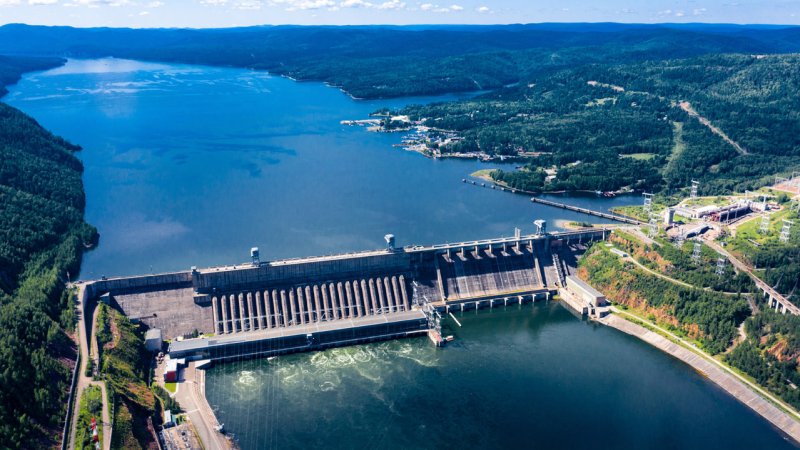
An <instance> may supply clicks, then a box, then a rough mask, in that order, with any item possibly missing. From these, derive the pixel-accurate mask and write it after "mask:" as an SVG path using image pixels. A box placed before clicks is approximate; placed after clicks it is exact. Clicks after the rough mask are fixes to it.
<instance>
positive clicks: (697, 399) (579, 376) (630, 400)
mask: <svg viewBox="0 0 800 450" xmlns="http://www.w3.org/2000/svg"><path fill="white" fill-rule="evenodd" d="M458 319H459V321H460V322H461V323H462V325H463V327H458V326H457V325H455V324H454V323H452V322H451V323H450V324H449V330H447V332H450V333H453V334H455V335H456V337H457V340H456V342H455V344H454V345H451V346H449V347H447V348H445V349H438V350H437V349H435V348H433V347H432V346H431V344H430V342H429V341H428V340H427V338H420V339H409V340H402V341H392V342H382V343H375V344H370V345H363V346H356V347H349V348H341V349H333V350H328V351H324V352H320V353H314V354H300V355H292V356H282V357H278V358H275V359H272V360H264V359H262V360H248V361H236V362H232V363H226V364H224V365H220V366H218V367H215V368H213V369H212V370H210V371H209V373H208V375H207V382H208V385H207V387H206V395H207V397H208V400H209V402H210V404H211V405H212V406H213V407H215V408H217V414H218V416H219V418H220V420H222V421H223V422H224V423H225V424H226V427H228V429H229V430H230V431H231V432H232V433H234V435H235V436H236V438H237V439H238V440H239V442H240V443H241V445H242V448H245V449H267V448H342V449H347V448H364V449H367V448H420V449H422V448H452V449H458V448H496V449H503V448H546V449H552V448H564V449H577V448H593V449H598V448H600V449H619V448H648V449H673V448H675V449H678V448H680V449H683V448H726V449H753V448H759V449H761V448H764V449H766V448H792V446H791V445H790V444H789V443H787V442H786V441H784V440H783V438H782V437H781V436H780V435H779V434H778V433H777V432H776V431H773V429H772V428H771V427H770V425H768V424H767V423H766V422H765V421H763V420H762V419H760V418H759V417H758V416H757V415H755V413H753V412H751V411H750V410H749V409H747V408H746V407H745V406H743V405H741V404H740V403H738V402H737V401H736V400H734V399H733V398H731V397H730V396H728V395H727V394H726V393H725V392H723V391H722V390H720V389H718V388H717V387H716V386H715V385H713V384H711V383H710V382H708V381H707V380H706V379H704V378H703V377H702V376H700V375H699V374H697V373H696V372H693V371H692V370H691V369H690V368H688V367H687V366H685V365H684V364H682V363H681V362H679V361H677V360H674V359H672V358H669V357H666V356H665V355H663V354H662V353H660V352H659V351H658V350H655V349H653V348H651V347H649V346H648V345H647V344H644V343H642V342H639V341H637V340H635V339H634V338H631V337H630V336H627V335H623V334H620V333H618V332H617V331H615V330H613V329H608V328H605V327H603V326H600V325H596V324H590V323H586V322H582V321H579V320H577V319H576V318H575V317H574V316H573V315H572V314H571V313H569V312H568V311H567V310H566V309H565V308H564V307H563V306H561V305H559V304H556V303H550V304H544V303H539V304H536V305H534V306H530V305H524V306H518V305H514V306H509V307H508V308H502V307H501V308H497V309H494V310H491V311H487V310H482V311H480V312H477V313H476V312H475V311H470V312H467V313H464V314H463V315H460V316H459V317H458Z"/></svg>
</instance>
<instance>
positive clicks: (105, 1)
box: [64, 0, 133, 8]
mask: <svg viewBox="0 0 800 450" xmlns="http://www.w3.org/2000/svg"><path fill="white" fill-rule="evenodd" d="M131 4H133V3H132V2H131V1H130V0H72V2H70V3H64V6H86V7H87V8H99V7H101V6H127V5H131Z"/></svg>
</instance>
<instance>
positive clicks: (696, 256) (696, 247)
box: [692, 239, 703, 261]
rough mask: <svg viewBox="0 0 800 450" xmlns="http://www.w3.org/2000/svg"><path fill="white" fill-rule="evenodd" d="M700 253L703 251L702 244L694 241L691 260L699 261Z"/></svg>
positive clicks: (696, 240)
mask: <svg viewBox="0 0 800 450" xmlns="http://www.w3.org/2000/svg"><path fill="white" fill-rule="evenodd" d="M702 251H703V243H702V242H700V239H695V241H694V248H693V249H692V259H693V260H694V261H700V254H701V252H702Z"/></svg>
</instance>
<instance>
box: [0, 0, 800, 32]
mask: <svg viewBox="0 0 800 450" xmlns="http://www.w3.org/2000/svg"><path fill="white" fill-rule="evenodd" d="M538 22H624V23H665V22H670V23H687V22H706V23H739V24H744V23H748V24H753V23H758V24H787V25H788V24H791V25H796V24H798V23H800V0H636V1H634V0H557V1H554V0H441V1H436V0H422V1H415V0H0V24H5V23H28V24H40V25H71V26H78V27H90V26H114V27H136V28H143V27H193V28H208V27H231V26H247V25H278V24H301V25H320V24H329V25H362V24H397V25H405V24H506V23H538Z"/></svg>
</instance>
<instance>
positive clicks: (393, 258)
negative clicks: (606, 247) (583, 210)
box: [87, 230, 608, 355]
mask: <svg viewBox="0 0 800 450" xmlns="http://www.w3.org/2000/svg"><path fill="white" fill-rule="evenodd" d="M607 233H608V231H607V230H585V231H579V232H566V233H552V234H540V235H529V236H519V235H518V236H516V237H513V238H500V239H491V240H483V241H472V242H465V243H458V244H446V245H437V246H431V247H406V248H402V249H385V250H378V251H371V252H362V253H350V254H343V255H333V256H324V257H313V258H298V259H291V260H281V261H270V262H264V263H257V264H253V263H246V264H241V265H236V266H224V267H212V268H205V269H194V268H193V269H192V270H189V271H185V272H175V273H168V274H160V275H147V276H141V277H126V278H114V279H104V280H98V281H94V282H89V283H88V285H87V292H89V293H90V295H92V296H100V295H104V294H109V295H108V298H109V299H110V300H109V301H110V302H111V303H112V304H113V305H114V306H115V307H118V308H119V309H121V310H122V311H123V312H124V313H125V314H126V315H128V316H129V317H130V318H131V319H132V320H135V321H139V322H142V323H144V324H146V325H147V326H148V327H150V328H159V329H161V330H162V333H163V336H164V338H165V339H175V338H178V337H186V336H189V335H194V334H196V333H200V334H210V335H214V336H216V338H214V339H213V344H214V345H211V346H209V345H210V341H209V339H189V340H188V341H184V342H183V343H181V345H179V346H178V347H176V348H182V350H181V351H182V352H183V353H184V354H187V355H191V354H193V353H192V352H193V351H199V352H200V353H202V352H206V353H209V352H212V350H211V349H212V348H213V349H215V350H213V352H215V354H218V353H220V350H219V349H220V348H222V347H229V346H231V345H233V346H240V347H242V349H245V348H247V349H250V350H252V349H253V348H256V347H254V345H256V344H253V342H266V341H269V342H272V343H273V344H274V343H275V342H279V341H280V342H285V343H287V344H286V345H289V344H288V343H292V345H293V346H294V345H296V344H297V343H298V342H300V343H301V344H302V343H304V342H305V344H303V345H317V346H319V345H328V344H327V343H329V342H333V341H336V342H344V341H345V340H348V339H350V340H351V341H352V340H363V339H367V338H368V337H369V336H372V337H374V336H385V337H392V336H395V335H396V334H402V335H405V334H408V333H413V332H415V331H419V330H421V329H422V328H421V327H424V325H425V324H426V323H427V319H426V316H425V314H423V312H422V311H423V309H425V308H424V307H427V308H428V309H429V308H431V307H434V308H443V307H446V306H449V305H454V304H458V303H466V302H475V301H480V300H486V299H491V298H502V297H504V296H506V297H509V296H516V297H519V298H522V297H523V296H528V297H529V298H533V297H534V296H536V295H538V294H542V293H545V292H549V291H550V290H553V289H555V287H556V283H557V282H558V280H556V279H555V277H552V276H549V275H548V273H552V271H548V270H546V267H543V266H544V265H547V264H552V259H551V258H550V247H551V245H552V246H560V245H562V244H564V243H566V244H569V243H570V242H576V243H577V242H589V241H592V240H598V239H604V238H605V237H606V235H607ZM225 336H230V337H229V338H226V337H225ZM234 336H240V337H236V338H235V337H234ZM347 336H350V337H349V338H347V339H345V338H346V337H347ZM199 341H204V342H199ZM245 343H247V344H246V345H245ZM173 345H174V344H173ZM259 345H260V344H259ZM297 345H299V344H297ZM301 347H302V345H301ZM203 348H205V350H202V349H203ZM258 348H261V347H258ZM279 348H281V346H280V345H278V346H277V347H276V348H273V347H270V349H272V350H269V351H273V350H275V351H278V349H279ZM250 350H248V351H250ZM262 353H263V352H262Z"/></svg>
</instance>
